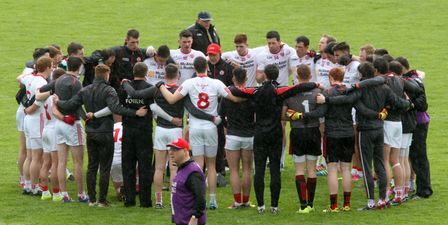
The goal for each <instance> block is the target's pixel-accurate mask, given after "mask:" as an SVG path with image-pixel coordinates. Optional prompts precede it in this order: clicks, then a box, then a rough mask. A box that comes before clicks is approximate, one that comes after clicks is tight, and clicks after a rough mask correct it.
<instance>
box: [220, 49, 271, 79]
mask: <svg viewBox="0 0 448 225" xmlns="http://www.w3.org/2000/svg"><path fill="white" fill-rule="evenodd" d="M265 48H266V46H263V47H258V48H254V49H248V51H247V54H246V55H243V56H241V55H239V54H238V52H237V51H231V52H224V53H222V56H221V58H223V59H224V61H227V60H231V61H233V62H235V63H238V64H240V67H241V68H242V69H245V70H246V74H247V82H246V87H256V86H257V81H256V80H255V76H256V74H257V64H256V63H255V59H256V57H257V54H258V53H259V52H260V51H262V50H263V49H265Z"/></svg>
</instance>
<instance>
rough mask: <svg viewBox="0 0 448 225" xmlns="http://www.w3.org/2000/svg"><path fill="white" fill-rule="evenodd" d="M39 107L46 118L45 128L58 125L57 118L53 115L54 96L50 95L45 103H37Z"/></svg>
mask: <svg viewBox="0 0 448 225" xmlns="http://www.w3.org/2000/svg"><path fill="white" fill-rule="evenodd" d="M35 104H36V105H38V106H39V108H40V109H41V111H42V114H43V118H44V121H45V122H44V124H45V125H44V126H45V127H54V126H55V124H56V116H55V115H54V114H53V95H50V96H49V97H48V98H47V100H45V101H42V102H41V101H35Z"/></svg>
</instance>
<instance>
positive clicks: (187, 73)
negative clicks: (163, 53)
mask: <svg viewBox="0 0 448 225" xmlns="http://www.w3.org/2000/svg"><path fill="white" fill-rule="evenodd" d="M170 55H171V58H173V60H174V62H175V63H176V64H177V65H178V66H179V75H180V77H179V81H178V85H181V84H182V83H184V82H185V81H186V80H187V79H189V78H192V77H193V74H194V67H193V61H194V59H195V58H196V57H198V56H202V57H204V58H205V55H204V53H202V52H200V51H196V50H193V49H192V50H191V52H190V53H188V54H184V53H183V52H182V51H181V50H180V48H179V49H176V50H171V51H170Z"/></svg>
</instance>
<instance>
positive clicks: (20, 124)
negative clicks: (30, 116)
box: [16, 105, 25, 132]
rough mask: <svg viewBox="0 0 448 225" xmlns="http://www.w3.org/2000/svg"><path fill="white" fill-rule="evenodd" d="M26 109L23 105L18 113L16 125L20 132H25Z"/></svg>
mask: <svg viewBox="0 0 448 225" xmlns="http://www.w3.org/2000/svg"><path fill="white" fill-rule="evenodd" d="M23 109H24V107H23V106H22V105H20V106H19V108H18V109H17V112H16V125H17V130H18V131H20V132H24V131H25V128H24V124H23V123H24V119H25V112H24V111H23Z"/></svg>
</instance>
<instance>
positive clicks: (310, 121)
mask: <svg viewBox="0 0 448 225" xmlns="http://www.w3.org/2000/svg"><path fill="white" fill-rule="evenodd" d="M320 92H321V91H320V89H318V88H315V89H313V90H311V91H308V92H301V93H298V94H296V95H294V96H292V97H290V98H288V99H286V100H285V101H284V102H283V106H286V107H288V109H292V110H294V111H296V112H303V113H307V112H311V111H314V110H315V109H316V108H317V104H316V96H317V94H318V93H320ZM290 125H291V128H309V127H318V126H319V119H318V118H306V119H305V120H303V119H300V120H294V121H291V123H290Z"/></svg>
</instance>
